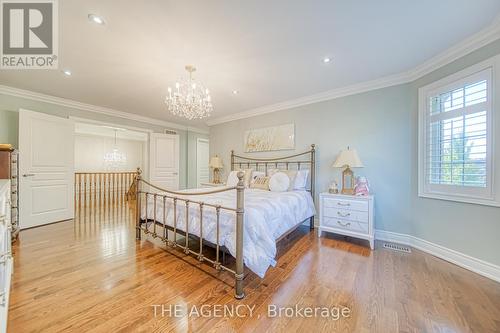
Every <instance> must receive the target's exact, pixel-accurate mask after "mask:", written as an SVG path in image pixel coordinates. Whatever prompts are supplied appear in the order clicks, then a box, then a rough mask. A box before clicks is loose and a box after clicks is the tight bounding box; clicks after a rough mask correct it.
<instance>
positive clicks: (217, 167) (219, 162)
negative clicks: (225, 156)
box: [209, 155, 223, 184]
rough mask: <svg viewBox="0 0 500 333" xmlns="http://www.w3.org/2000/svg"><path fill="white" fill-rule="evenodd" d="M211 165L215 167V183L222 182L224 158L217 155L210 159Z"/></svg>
mask: <svg viewBox="0 0 500 333" xmlns="http://www.w3.org/2000/svg"><path fill="white" fill-rule="evenodd" d="M209 166H210V167H211V168H212V169H214V176H213V179H212V181H213V183H214V184H220V183H221V181H220V170H221V169H222V167H223V165H222V160H221V159H220V157H219V156H217V155H215V156H214V157H212V158H211V159H210V163H209Z"/></svg>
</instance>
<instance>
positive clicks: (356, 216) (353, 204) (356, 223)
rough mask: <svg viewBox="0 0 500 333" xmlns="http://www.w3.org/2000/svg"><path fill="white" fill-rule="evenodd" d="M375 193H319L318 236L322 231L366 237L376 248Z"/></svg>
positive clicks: (372, 247)
mask: <svg viewBox="0 0 500 333" xmlns="http://www.w3.org/2000/svg"><path fill="white" fill-rule="evenodd" d="M374 199H375V198H374V196H373V195H366V196H352V195H343V194H330V193H326V192H325V193H321V194H320V195H319V226H318V237H319V236H321V232H322V231H328V232H332V233H336V234H340V235H345V236H351V237H355V238H361V239H366V240H367V241H369V242H370V248H371V249H372V250H373V249H374V239H375V238H374V221H373V201H374Z"/></svg>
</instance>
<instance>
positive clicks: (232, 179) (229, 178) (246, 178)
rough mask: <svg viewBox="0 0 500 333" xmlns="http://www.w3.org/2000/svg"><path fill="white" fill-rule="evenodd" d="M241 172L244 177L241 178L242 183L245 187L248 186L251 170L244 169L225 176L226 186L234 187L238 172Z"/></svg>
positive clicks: (236, 182) (236, 183)
mask: <svg viewBox="0 0 500 333" xmlns="http://www.w3.org/2000/svg"><path fill="white" fill-rule="evenodd" d="M240 171H243V172H244V173H245V175H244V176H243V182H244V183H245V187H248V186H250V179H251V178H252V171H253V169H244V170H233V171H231V172H230V173H229V175H228V176H227V182H226V185H227V186H228V187H234V186H236V185H238V172H240Z"/></svg>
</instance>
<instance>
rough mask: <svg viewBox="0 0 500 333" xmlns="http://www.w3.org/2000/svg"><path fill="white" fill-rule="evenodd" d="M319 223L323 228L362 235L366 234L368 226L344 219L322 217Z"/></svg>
mask: <svg viewBox="0 0 500 333" xmlns="http://www.w3.org/2000/svg"><path fill="white" fill-rule="evenodd" d="M320 223H321V225H323V226H325V227H330V228H337V229H344V230H350V231H355V232H359V233H362V234H367V233H368V224H366V223H360V222H357V221H349V220H345V219H338V218H331V217H326V216H324V217H323V220H322V221H321V222H320Z"/></svg>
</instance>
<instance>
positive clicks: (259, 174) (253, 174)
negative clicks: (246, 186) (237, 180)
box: [250, 171, 266, 185]
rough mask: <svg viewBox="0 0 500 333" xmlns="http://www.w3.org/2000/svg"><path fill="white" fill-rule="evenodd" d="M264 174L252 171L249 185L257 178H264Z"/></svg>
mask: <svg viewBox="0 0 500 333" xmlns="http://www.w3.org/2000/svg"><path fill="white" fill-rule="evenodd" d="M265 176H266V173H265V172H263V171H254V172H252V180H251V181H250V185H252V183H254V182H255V180H256V179H257V178H259V177H265Z"/></svg>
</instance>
